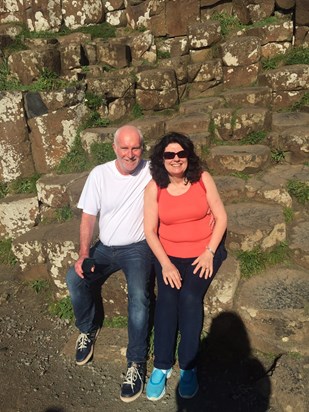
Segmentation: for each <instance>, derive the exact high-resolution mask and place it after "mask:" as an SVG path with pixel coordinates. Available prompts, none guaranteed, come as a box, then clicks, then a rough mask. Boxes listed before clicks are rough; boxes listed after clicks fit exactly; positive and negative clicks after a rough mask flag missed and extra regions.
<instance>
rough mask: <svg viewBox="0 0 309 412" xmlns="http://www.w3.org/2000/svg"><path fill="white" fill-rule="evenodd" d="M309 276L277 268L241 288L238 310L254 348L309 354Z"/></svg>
mask: <svg viewBox="0 0 309 412" xmlns="http://www.w3.org/2000/svg"><path fill="white" fill-rule="evenodd" d="M308 296H309V282H308V273H307V272H305V271H304V270H302V269H300V268H296V267H293V268H286V267H281V266H278V267H274V268H271V269H269V270H267V271H266V272H265V273H263V275H262V276H255V277H252V278H251V279H249V280H247V281H246V282H243V283H242V284H240V285H239V287H238V290H237V300H235V308H236V309H237V311H238V313H239V314H240V316H241V318H242V319H243V321H244V323H245V325H246V328H247V330H248V333H249V335H250V338H251V341H252V345H253V347H254V348H256V349H258V350H261V351H262V352H275V353H278V352H279V353H282V352H298V353H300V354H302V355H305V356H308V355H309V347H308V341H309V317H308V313H307V306H308Z"/></svg>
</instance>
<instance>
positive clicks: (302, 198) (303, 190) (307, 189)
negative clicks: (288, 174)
mask: <svg viewBox="0 0 309 412" xmlns="http://www.w3.org/2000/svg"><path fill="white" fill-rule="evenodd" d="M287 189H288V192H289V194H290V195H291V196H292V197H294V198H295V199H296V200H297V201H298V203H300V204H302V205H305V204H306V203H308V201H309V185H308V184H307V183H305V182H301V181H299V180H289V181H288V183H287Z"/></svg>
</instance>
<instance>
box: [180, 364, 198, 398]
mask: <svg viewBox="0 0 309 412" xmlns="http://www.w3.org/2000/svg"><path fill="white" fill-rule="evenodd" d="M198 389H199V386H198V382H197V376H196V368H194V369H190V370H183V369H180V381H179V387H178V392H179V395H180V396H181V397H182V398H186V399H190V398H193V396H195V395H196V394H197V391H198Z"/></svg>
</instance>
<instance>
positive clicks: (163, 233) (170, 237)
mask: <svg viewBox="0 0 309 412" xmlns="http://www.w3.org/2000/svg"><path fill="white" fill-rule="evenodd" d="M158 190H159V192H158V212H159V238H160V242H161V244H162V246H163V248H164V250H165V252H166V253H167V254H168V255H169V256H175V257H181V258H192V257H197V256H199V255H200V254H201V253H202V252H203V251H204V250H205V248H206V246H207V245H208V243H209V240H210V237H211V235H212V228H211V226H210V224H209V223H210V219H211V213H209V205H208V202H207V199H206V188H205V186H204V184H203V183H202V182H201V181H200V182H197V183H193V184H192V185H191V186H190V188H189V190H188V191H187V192H186V193H183V194H182V195H179V196H173V195H171V194H169V193H168V191H167V189H159V188H158Z"/></svg>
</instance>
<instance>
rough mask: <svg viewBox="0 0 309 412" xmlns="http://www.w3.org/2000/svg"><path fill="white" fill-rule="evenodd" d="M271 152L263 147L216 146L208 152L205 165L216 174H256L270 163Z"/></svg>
mask: <svg viewBox="0 0 309 412" xmlns="http://www.w3.org/2000/svg"><path fill="white" fill-rule="evenodd" d="M270 158H271V151H270V149H269V147H267V146H264V145H243V146H216V147H213V148H212V149H211V150H210V153H209V156H208V157H207V159H206V160H207V164H208V166H209V167H210V168H211V169H214V170H215V171H216V172H217V173H222V174H224V173H231V172H244V173H256V172H258V171H260V170H262V169H265V168H266V167H267V166H268V165H269V162H270Z"/></svg>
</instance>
